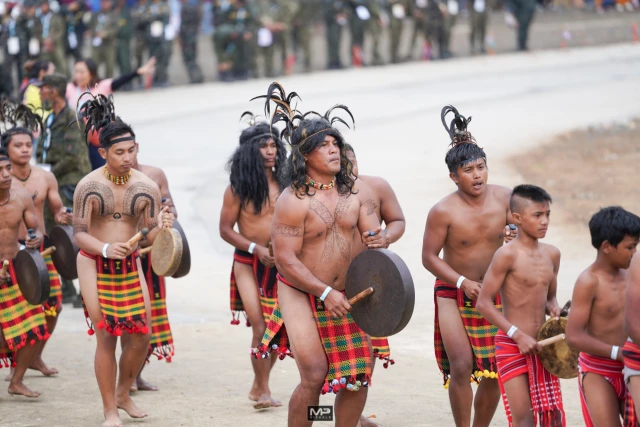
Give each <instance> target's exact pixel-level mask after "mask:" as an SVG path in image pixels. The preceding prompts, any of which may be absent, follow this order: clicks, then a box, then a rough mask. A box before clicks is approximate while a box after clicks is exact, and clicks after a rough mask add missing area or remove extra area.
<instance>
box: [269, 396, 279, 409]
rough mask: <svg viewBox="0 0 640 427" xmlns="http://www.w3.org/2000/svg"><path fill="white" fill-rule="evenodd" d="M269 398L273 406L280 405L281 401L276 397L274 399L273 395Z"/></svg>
mask: <svg viewBox="0 0 640 427" xmlns="http://www.w3.org/2000/svg"><path fill="white" fill-rule="evenodd" d="M270 399H271V406H273V407H274V408H278V407H280V406H282V402H280V401H279V400H278V399H275V398H274V397H273V396H271V397H270Z"/></svg>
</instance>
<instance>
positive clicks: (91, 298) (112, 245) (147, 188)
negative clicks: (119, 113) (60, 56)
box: [73, 101, 173, 427]
mask: <svg viewBox="0 0 640 427" xmlns="http://www.w3.org/2000/svg"><path fill="white" fill-rule="evenodd" d="M89 102H90V103H91V102H97V101H89ZM104 102H106V101H104ZM85 105H86V104H85ZM90 105H91V104H90ZM92 118H95V116H92ZM98 119H100V118H99V117H98ZM112 120H113V119H112ZM100 121H101V120H96V122H95V123H92V122H91V121H90V122H89V123H88V124H87V126H92V127H93V128H94V129H97V130H98V131H99V134H100V146H101V147H100V149H99V152H100V155H101V156H102V157H103V158H104V159H105V160H106V165H105V167H104V168H100V169H96V170H95V171H93V172H91V173H90V174H89V175H87V176H86V177H84V178H83V179H82V180H81V181H80V183H79V184H78V187H77V188H76V191H75V194H74V209H73V216H74V217H73V227H74V239H75V242H76V244H77V245H78V247H79V248H80V253H79V254H78V259H77V261H78V278H79V280H80V289H81V293H82V297H83V299H84V303H85V306H86V311H87V314H88V317H89V318H90V320H91V323H92V324H93V325H94V326H96V330H95V334H96V337H97V349H96V358H95V369H96V378H97V380H98V387H99V388H100V394H101V395H102V402H103V406H104V417H105V422H104V424H103V426H104V427H112V426H122V425H123V424H122V422H121V421H120V417H119V414H118V408H120V409H124V410H125V411H126V412H127V413H128V414H129V416H131V417H132V418H143V417H146V416H147V413H146V412H145V411H143V410H141V409H140V408H138V407H137V406H136V405H135V404H134V403H133V401H132V400H131V398H130V396H129V390H130V387H131V385H132V384H133V381H134V380H135V378H136V376H137V375H138V373H139V372H140V369H141V368H142V364H143V363H144V361H145V358H146V357H147V352H148V348H149V342H150V339H151V329H150V328H149V327H148V323H149V321H150V319H151V307H150V302H149V292H148V288H147V284H146V281H145V278H144V274H141V271H142V266H141V264H140V260H139V257H138V252H137V248H136V246H137V245H136V244H134V245H133V247H131V246H130V245H129V244H128V243H127V242H128V240H129V239H130V238H131V237H133V236H134V235H135V234H136V233H137V232H138V231H139V228H141V227H146V228H148V229H149V233H148V234H147V238H146V239H147V240H148V241H149V242H151V243H152V242H153V241H154V239H155V236H156V235H157V233H158V232H159V231H160V228H169V227H171V226H172V225H173V215H172V214H171V213H169V212H167V210H168V209H167V208H166V207H165V208H162V209H161V195H160V190H159V188H158V186H157V185H156V183H155V182H153V181H152V180H151V179H150V178H149V177H147V176H146V175H145V174H143V173H142V172H139V171H137V170H135V169H133V165H134V161H135V156H136V150H137V148H136V142H135V134H134V132H133V130H132V129H131V127H130V126H128V125H126V124H125V123H123V122H122V121H120V120H119V119H115V120H114V121H111V122H109V123H108V124H106V125H104V126H99V125H98V123H99V122H100ZM114 287H117V288H119V289H118V290H117V291H113V288H114ZM116 306H117V309H116ZM91 331H93V329H91ZM123 332H126V333H129V334H131V336H130V337H129V339H128V340H127V342H126V343H125V345H124V348H123V350H122V355H121V356H120V362H119V369H120V374H119V378H118V383H117V386H116V371H117V366H116V358H115V350H116V344H117V337H118V336H120V335H122V333H123ZM90 334H91V332H90Z"/></svg>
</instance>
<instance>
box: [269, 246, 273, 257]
mask: <svg viewBox="0 0 640 427" xmlns="http://www.w3.org/2000/svg"><path fill="white" fill-rule="evenodd" d="M269 256H270V257H273V244H272V243H271V242H269Z"/></svg>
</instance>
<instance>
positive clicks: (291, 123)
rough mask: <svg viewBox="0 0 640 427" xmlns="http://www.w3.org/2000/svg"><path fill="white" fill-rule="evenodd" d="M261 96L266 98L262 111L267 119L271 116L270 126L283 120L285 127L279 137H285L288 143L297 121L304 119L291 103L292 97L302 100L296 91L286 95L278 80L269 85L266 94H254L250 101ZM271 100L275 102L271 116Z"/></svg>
mask: <svg viewBox="0 0 640 427" xmlns="http://www.w3.org/2000/svg"><path fill="white" fill-rule="evenodd" d="M262 98H264V99H266V102H265V105H264V112H265V115H266V117H267V119H268V118H271V126H273V125H274V124H275V123H278V122H284V124H285V127H284V129H283V130H282V132H281V133H280V138H282V139H284V138H286V139H287V140H288V141H289V143H291V140H290V138H291V136H292V135H293V132H294V131H295V129H296V127H297V123H298V121H299V120H303V119H304V117H303V116H302V115H301V114H300V113H298V111H297V110H296V107H294V106H292V105H291V104H292V102H293V100H294V99H296V98H297V99H299V100H301V101H302V98H300V96H299V95H298V94H297V93H296V92H291V93H290V94H288V95H287V93H286V92H285V90H284V88H283V87H282V86H281V85H280V83H278V82H274V83H271V84H270V85H269V88H268V89H267V94H266V95H259V96H256V97H255V98H252V99H251V101H253V100H255V99H262ZM272 102H273V103H275V104H276V108H275V110H274V112H273V116H272V115H271V103H272Z"/></svg>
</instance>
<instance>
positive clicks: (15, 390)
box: [8, 383, 40, 397]
mask: <svg viewBox="0 0 640 427" xmlns="http://www.w3.org/2000/svg"><path fill="white" fill-rule="evenodd" d="M8 391H9V394H11V395H14V396H15V395H19V396H25V397H39V396H40V392H39V391H33V390H31V389H30V388H29V387H27V386H26V385H24V384H23V383H11V384H9V389H8Z"/></svg>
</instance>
